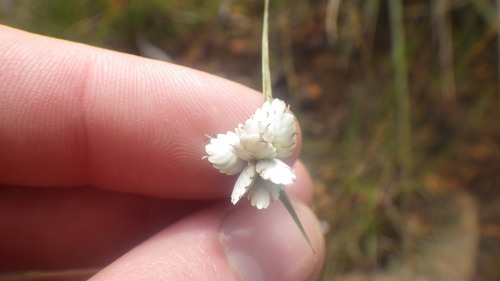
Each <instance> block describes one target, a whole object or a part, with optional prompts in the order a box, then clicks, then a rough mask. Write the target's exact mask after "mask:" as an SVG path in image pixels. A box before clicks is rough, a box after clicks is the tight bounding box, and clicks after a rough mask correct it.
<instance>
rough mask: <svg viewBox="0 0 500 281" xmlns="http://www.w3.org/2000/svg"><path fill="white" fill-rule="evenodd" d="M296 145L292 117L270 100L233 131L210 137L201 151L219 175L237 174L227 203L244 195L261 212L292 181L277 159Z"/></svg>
mask: <svg viewBox="0 0 500 281" xmlns="http://www.w3.org/2000/svg"><path fill="white" fill-rule="evenodd" d="M296 144H297V128H296V126H295V117H294V116H293V115H292V114H291V113H290V112H289V110H288V106H287V105H286V104H285V103H284V102H283V101H281V100H279V99H274V100H272V101H266V102H265V103H264V105H263V106H262V107H261V108H259V109H257V111H256V112H255V113H254V114H253V115H252V116H251V117H250V118H249V119H248V120H247V121H245V123H244V124H239V125H238V127H237V128H236V129H235V130H234V132H231V131H230V132H227V133H226V134H218V135H217V137H216V138H212V139H211V140H210V143H209V144H207V146H206V147H205V150H206V152H207V154H208V157H207V158H208V161H210V163H212V164H213V165H214V167H215V168H216V169H218V170H219V171H220V172H221V173H224V174H227V175H235V174H238V173H240V175H239V177H238V179H237V180H236V183H235V185H234V188H233V193H232V195H231V202H232V203H233V204H236V203H237V202H238V201H239V200H240V199H241V198H242V197H243V196H245V195H246V196H247V197H248V199H249V200H250V203H251V204H252V205H253V206H256V207H257V208H258V209H264V208H267V207H268V206H269V204H270V203H271V202H272V201H273V200H276V199H278V197H279V192H280V190H281V189H283V188H284V187H285V186H286V185H288V184H291V183H292V182H293V181H294V180H295V174H294V172H293V170H292V168H291V167H290V166H288V165H287V164H286V163H285V162H283V161H281V160H280V159H283V158H286V157H288V156H290V155H291V154H292V153H293V151H294V149H295V146H296Z"/></svg>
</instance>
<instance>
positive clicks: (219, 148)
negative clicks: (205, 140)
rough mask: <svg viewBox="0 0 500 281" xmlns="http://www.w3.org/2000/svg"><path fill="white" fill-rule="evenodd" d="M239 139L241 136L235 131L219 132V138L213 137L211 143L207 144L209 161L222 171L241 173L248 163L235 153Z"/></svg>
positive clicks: (233, 173)
mask: <svg viewBox="0 0 500 281" xmlns="http://www.w3.org/2000/svg"><path fill="white" fill-rule="evenodd" d="M239 141H240V138H239V137H238V135H237V134H235V133H234V132H227V134H218V135H217V138H213V139H211V140H210V143H209V144H207V145H206V146H205V151H206V152H207V154H208V161H210V163H212V164H213V165H214V167H215V168H216V169H218V170H219V171H220V172H221V173H224V174H228V175H235V174H237V173H239V172H240V171H241V170H242V169H243V167H245V164H246V161H244V160H243V159H241V158H239V157H238V156H237V155H236V154H235V153H234V146H235V145H236V144H238V143H239Z"/></svg>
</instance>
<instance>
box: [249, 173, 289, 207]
mask: <svg viewBox="0 0 500 281" xmlns="http://www.w3.org/2000/svg"><path fill="white" fill-rule="evenodd" d="M282 187H283V186H281V185H277V184H274V183H272V182H268V181H264V180H262V179H260V178H259V179H257V181H256V182H255V183H254V185H253V186H252V188H251V189H250V191H248V199H249V200H250V204H252V206H255V207H257V209H265V208H267V207H269V204H271V202H273V201H274V200H276V199H278V197H279V194H280V190H281V188H282Z"/></svg>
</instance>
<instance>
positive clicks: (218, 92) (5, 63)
mask: <svg viewBox="0 0 500 281" xmlns="http://www.w3.org/2000/svg"><path fill="white" fill-rule="evenodd" d="M0 49H2V50H3V51H2V52H1V53H0V97H1V100H0V112H1V114H0V159H2V161H0V183H3V184H11V185H29V186H61V187H62V186H81V185H91V186H94V187H98V188H104V189H110V190H117V191H124V192H133V193H140V194H146V195H153V196H161V197H170V198H190V199H200V198H215V197H221V196H223V195H227V193H228V190H227V188H228V185H230V183H232V182H234V178H231V177H227V176H224V175H221V174H219V172H218V171H217V170H215V169H213V168H212V166H211V165H210V163H208V162H207V161H206V160H202V159H201V157H202V156H203V155H204V154H205V151H204V146H205V144H206V143H207V140H206V138H205V137H204V136H203V135H204V134H205V133H206V134H210V135H215V134H217V133H225V132H226V131H228V130H232V129H234V127H235V126H236V125H237V124H238V123H241V122H243V121H244V120H245V119H246V118H248V116H249V115H250V114H252V113H253V112H254V111H255V109H256V108H257V107H259V106H260V105H261V104H262V97H261V95H260V94H259V93H257V92H255V91H253V90H251V89H248V88H246V87H244V86H241V85H239V84H236V83H233V82H230V81H227V80H224V79H222V78H218V77H215V76H212V75H209V74H206V73H202V72H198V71H194V70H191V69H187V68H184V67H181V66H176V65H172V64H167V63H164V62H158V61H154V60H149V59H144V58H140V57H136V56H132V55H126V54H122V53H117V52H113V51H108V50H104V49H99V48H95V47H90V46H86V45H82V44H76V43H72V42H67V41H63V40H57V39H52V38H47V37H43V36H39V35H34V34H30V33H26V32H22V31H19V30H15V29H12V28H8V27H2V26H0Z"/></svg>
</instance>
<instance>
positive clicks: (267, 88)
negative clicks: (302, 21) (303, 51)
mask: <svg viewBox="0 0 500 281" xmlns="http://www.w3.org/2000/svg"><path fill="white" fill-rule="evenodd" d="M268 18H269V0H265V7H264V23H263V26H262V94H263V95H264V101H270V100H272V99H273V92H272V89H271V71H270V70H269V44H268V40H267V38H268V27H267V26H268Z"/></svg>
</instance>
